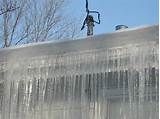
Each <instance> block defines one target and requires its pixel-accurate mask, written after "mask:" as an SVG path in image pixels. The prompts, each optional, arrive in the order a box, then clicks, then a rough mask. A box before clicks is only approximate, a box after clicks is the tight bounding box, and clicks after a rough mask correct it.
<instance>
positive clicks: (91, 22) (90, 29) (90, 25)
mask: <svg viewBox="0 0 160 119" xmlns="http://www.w3.org/2000/svg"><path fill="white" fill-rule="evenodd" d="M86 13H87V15H86V18H85V20H84V22H83V25H82V28H81V30H83V29H84V28H85V25H86V24H87V36H90V35H93V27H94V23H96V24H100V22H101V21H100V13H99V12H97V11H90V10H89V8H88V0H86ZM90 13H92V14H93V13H95V14H97V18H98V21H95V20H94V18H93V16H92V15H90Z"/></svg>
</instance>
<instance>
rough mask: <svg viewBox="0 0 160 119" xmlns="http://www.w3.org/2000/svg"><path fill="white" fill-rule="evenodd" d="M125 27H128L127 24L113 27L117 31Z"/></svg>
mask: <svg viewBox="0 0 160 119" xmlns="http://www.w3.org/2000/svg"><path fill="white" fill-rule="evenodd" d="M126 28H128V26H126V25H117V26H116V27H115V29H116V31H117V30H121V29H126Z"/></svg>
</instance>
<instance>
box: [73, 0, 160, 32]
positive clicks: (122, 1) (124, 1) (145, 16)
mask: <svg viewBox="0 0 160 119" xmlns="http://www.w3.org/2000/svg"><path fill="white" fill-rule="evenodd" d="M88 1H89V9H90V10H97V11H99V12H100V13H101V21H102V22H101V24H100V25H96V26H95V27H94V33H95V34H100V33H105V32H112V31H114V29H115V26H116V25H118V24H125V25H127V26H129V27H136V26H143V25H151V24H158V22H159V20H158V18H159V17H158V14H159V13H158V0H88ZM70 10H71V12H72V15H74V16H75V17H77V18H80V19H83V18H85V0H72V3H71V5H70ZM83 16H84V17H83ZM82 22H83V21H82Z"/></svg>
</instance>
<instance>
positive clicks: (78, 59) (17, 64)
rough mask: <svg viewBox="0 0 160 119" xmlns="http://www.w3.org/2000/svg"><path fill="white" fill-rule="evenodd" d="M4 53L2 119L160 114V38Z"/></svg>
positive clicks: (119, 118) (118, 118)
mask: <svg viewBox="0 0 160 119" xmlns="http://www.w3.org/2000/svg"><path fill="white" fill-rule="evenodd" d="M90 42H92V41H90ZM19 50H21V49H19ZM2 52H4V51H2ZM8 54H9V53H8ZM42 54H43V53H42ZM6 55H7V54H6ZM8 57H9V56H8ZM5 58H6V59H7V56H6V57H3V58H2V59H3V60H1V62H0V119H158V104H159V102H158V100H159V99H158V98H159V95H158V90H159V86H158V84H159V83H158V82H159V79H158V75H159V69H158V68H159V66H158V65H159V64H158V60H159V59H158V44H157V41H154V40H151V41H147V42H141V43H131V44H129V43H127V44H124V45H121V46H114V47H109V48H108V47H103V48H97V49H88V50H80V51H75V52H66V53H59V54H54V53H53V54H52V53H51V54H50V55H48V54H43V55H35V56H32V57H29V58H26V57H19V58H15V57H14V59H12V60H11V59H7V60H4V59H5ZM0 59H1V58H0Z"/></svg>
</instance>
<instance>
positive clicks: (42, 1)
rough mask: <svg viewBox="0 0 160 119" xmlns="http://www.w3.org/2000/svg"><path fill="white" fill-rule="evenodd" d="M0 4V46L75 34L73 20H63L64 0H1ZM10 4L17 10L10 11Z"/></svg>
mask: <svg viewBox="0 0 160 119" xmlns="http://www.w3.org/2000/svg"><path fill="white" fill-rule="evenodd" d="M0 4H1V5H2V6H1V9H0V10H1V13H3V14H2V15H1V16H0V44H2V45H1V47H9V46H11V45H18V44H23V43H30V42H39V41H45V40H47V39H51V38H52V39H62V38H66V37H73V35H75V27H73V23H74V20H66V19H68V18H67V17H66V16H65V14H64V8H65V4H66V2H65V1H64V0H1V1H0ZM9 6H12V7H14V8H17V9H14V10H13V11H11V9H10V7H9ZM3 11H8V12H3ZM69 29H70V30H69Z"/></svg>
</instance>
